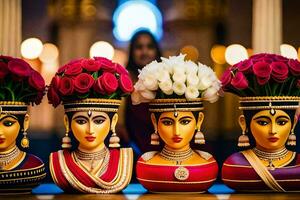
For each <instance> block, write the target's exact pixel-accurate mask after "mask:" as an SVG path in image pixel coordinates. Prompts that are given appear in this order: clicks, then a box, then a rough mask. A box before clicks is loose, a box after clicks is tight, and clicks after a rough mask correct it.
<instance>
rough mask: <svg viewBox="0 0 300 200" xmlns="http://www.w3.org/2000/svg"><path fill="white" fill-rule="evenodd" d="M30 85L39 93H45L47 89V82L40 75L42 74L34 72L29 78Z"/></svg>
mask: <svg viewBox="0 0 300 200" xmlns="http://www.w3.org/2000/svg"><path fill="white" fill-rule="evenodd" d="M28 82H29V85H30V86H31V87H33V88H35V89H37V90H38V91H44V89H45V80H44V79H43V77H42V76H41V75H40V73H38V72H36V71H33V72H32V73H31V76H30V77H29V80H28Z"/></svg>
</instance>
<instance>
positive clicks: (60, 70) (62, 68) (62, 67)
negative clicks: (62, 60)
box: [57, 64, 70, 74]
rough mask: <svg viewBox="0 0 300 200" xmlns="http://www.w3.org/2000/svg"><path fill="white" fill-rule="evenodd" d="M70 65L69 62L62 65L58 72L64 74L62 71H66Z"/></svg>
mask: <svg viewBox="0 0 300 200" xmlns="http://www.w3.org/2000/svg"><path fill="white" fill-rule="evenodd" d="M69 67H70V65H68V64H66V65H64V66H61V67H60V68H59V69H58V71H57V74H62V73H64V72H65V71H66V69H67V68H69Z"/></svg>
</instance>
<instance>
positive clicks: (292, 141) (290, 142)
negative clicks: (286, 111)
mask: <svg viewBox="0 0 300 200" xmlns="http://www.w3.org/2000/svg"><path fill="white" fill-rule="evenodd" d="M287 145H290V146H296V135H295V133H294V128H293V129H292V130H291V134H290V135H289V138H288V141H287Z"/></svg>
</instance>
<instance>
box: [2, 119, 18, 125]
mask: <svg viewBox="0 0 300 200" xmlns="http://www.w3.org/2000/svg"><path fill="white" fill-rule="evenodd" d="M14 123H15V122H13V121H9V120H7V121H4V122H3V124H4V126H7V127H9V126H12V125H13V124H14Z"/></svg>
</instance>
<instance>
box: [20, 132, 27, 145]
mask: <svg viewBox="0 0 300 200" xmlns="http://www.w3.org/2000/svg"><path fill="white" fill-rule="evenodd" d="M21 146H22V147H23V148H28V147H29V139H28V137H27V132H26V131H24V132H23V138H22V140H21Z"/></svg>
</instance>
